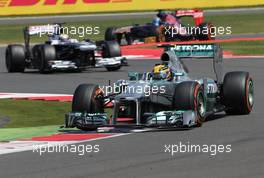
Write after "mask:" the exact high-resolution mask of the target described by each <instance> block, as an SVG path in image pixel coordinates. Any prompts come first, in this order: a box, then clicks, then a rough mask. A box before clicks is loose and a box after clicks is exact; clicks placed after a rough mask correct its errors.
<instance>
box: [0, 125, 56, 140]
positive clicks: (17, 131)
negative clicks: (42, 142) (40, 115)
mask: <svg viewBox="0 0 264 178" xmlns="http://www.w3.org/2000/svg"><path fill="white" fill-rule="evenodd" d="M58 129H59V125H51V126H40V127H24V128H1V129H0V141H11V140H18V139H30V138H32V137H38V136H48V135H51V134H55V133H57V132H58Z"/></svg>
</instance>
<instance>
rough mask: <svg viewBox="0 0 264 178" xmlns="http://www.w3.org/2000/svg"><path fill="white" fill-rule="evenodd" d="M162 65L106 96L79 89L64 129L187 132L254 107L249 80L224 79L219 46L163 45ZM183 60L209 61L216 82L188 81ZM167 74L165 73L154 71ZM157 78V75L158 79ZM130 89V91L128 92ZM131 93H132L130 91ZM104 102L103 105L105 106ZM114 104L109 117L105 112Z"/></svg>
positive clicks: (242, 75) (132, 76) (243, 76)
mask: <svg viewBox="0 0 264 178" xmlns="http://www.w3.org/2000/svg"><path fill="white" fill-rule="evenodd" d="M162 47H163V48H165V52H164V53H163V54H162V56H161V61H162V63H163V64H162V65H160V64H159V65H157V66H155V67H154V69H153V71H152V72H146V73H137V72H132V73H129V80H120V81H117V82H116V83H115V84H114V86H113V88H114V89H113V90H112V92H111V93H110V94H109V92H110V90H107V91H108V92H105V91H104V89H103V88H102V87H100V86H98V85H94V84H81V85H79V86H78V87H77V89H76V90H75V93H74V97H73V102H72V112H70V113H68V114H66V117H65V118H66V119H65V126H66V127H69V128H73V127H77V128H79V129H82V130H96V129H97V128H99V127H115V128H118V127H132V128H134V127H135V128H149V127H151V128H166V129H167V128H172V129H174V128H190V127H194V126H201V125H202V123H203V122H204V121H205V119H206V118H207V117H208V116H210V115H214V114H215V113H218V112H222V111H225V112H226V114H231V115H235V114H238V115H240V114H242V115H243V114H249V113H250V112H251V110H252V107H253V103H254V91H253V79H252V78H251V76H250V74H249V73H248V72H242V71H236V72H228V73H226V74H225V76H223V66H222V60H223V52H222V49H221V48H220V46H219V45H218V44H191V45H190V44H186V45H185V44H181V45H176V46H175V45H164V46H162ZM185 58H191V59H193V60H195V58H211V59H212V60H213V69H214V72H215V75H216V80H215V79H212V78H208V77H204V78H198V79H194V78H190V77H189V75H188V70H187V66H186V65H185V64H184V62H183V60H184V59H185ZM159 70H160V71H161V70H166V72H165V74H166V75H165V77H164V72H157V71H159ZM157 74H158V75H157ZM131 88H132V89H131ZM135 88H136V89H135ZM106 101H107V102H106ZM111 101H112V102H113V113H112V116H111V117H110V118H109V117H108V116H107V114H106V113H104V108H105V106H106V105H108V103H109V102H111Z"/></svg>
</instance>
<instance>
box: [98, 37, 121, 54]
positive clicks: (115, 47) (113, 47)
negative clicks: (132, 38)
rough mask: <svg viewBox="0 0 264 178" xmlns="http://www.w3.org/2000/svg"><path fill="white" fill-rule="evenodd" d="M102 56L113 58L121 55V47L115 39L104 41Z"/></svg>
mask: <svg viewBox="0 0 264 178" xmlns="http://www.w3.org/2000/svg"><path fill="white" fill-rule="evenodd" d="M102 56H103V58H113V57H119V56H121V49H120V46H119V44H118V43H117V42H116V41H105V42H104V44H103V51H102Z"/></svg>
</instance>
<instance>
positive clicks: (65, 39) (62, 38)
mask: <svg viewBox="0 0 264 178" xmlns="http://www.w3.org/2000/svg"><path fill="white" fill-rule="evenodd" d="M68 39H69V35H67V34H61V35H60V40H62V41H67V40H68Z"/></svg>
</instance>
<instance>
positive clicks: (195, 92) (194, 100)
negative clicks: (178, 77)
mask: <svg viewBox="0 0 264 178" xmlns="http://www.w3.org/2000/svg"><path fill="white" fill-rule="evenodd" d="M173 108H174V109H176V110H193V111H195V112H196V115H197V118H196V125H197V126H198V127H200V126H202V123H203V122H204V121H205V113H206V107H205V104H204V94H203V90H202V87H201V85H200V84H199V83H197V82H194V81H187V82H182V83H179V84H177V85H176V87H175V92H174V96H173Z"/></svg>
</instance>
